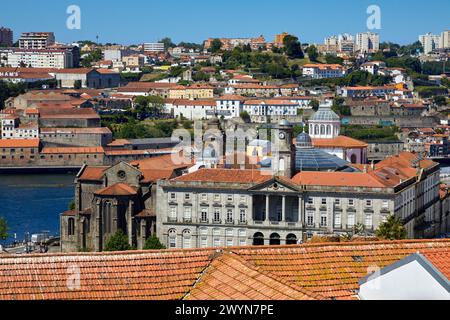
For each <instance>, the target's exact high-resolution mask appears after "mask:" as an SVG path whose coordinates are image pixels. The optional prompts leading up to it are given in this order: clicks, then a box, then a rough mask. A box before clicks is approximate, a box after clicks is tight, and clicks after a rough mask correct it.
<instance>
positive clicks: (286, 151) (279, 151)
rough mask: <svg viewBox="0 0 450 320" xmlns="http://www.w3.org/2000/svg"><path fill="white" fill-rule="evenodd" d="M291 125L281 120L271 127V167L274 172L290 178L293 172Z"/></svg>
mask: <svg viewBox="0 0 450 320" xmlns="http://www.w3.org/2000/svg"><path fill="white" fill-rule="evenodd" d="M292 135H293V127H292V125H291V124H290V123H289V121H287V120H282V121H281V122H280V123H279V124H278V125H276V126H274V127H272V169H273V171H274V174H275V175H277V176H282V177H286V178H292V174H293V172H294V156H293V155H294V148H293V141H292Z"/></svg>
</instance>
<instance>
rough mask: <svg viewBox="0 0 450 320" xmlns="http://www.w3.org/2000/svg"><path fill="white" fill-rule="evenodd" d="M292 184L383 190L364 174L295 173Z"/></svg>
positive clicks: (379, 184)
mask: <svg viewBox="0 0 450 320" xmlns="http://www.w3.org/2000/svg"><path fill="white" fill-rule="evenodd" d="M292 182H293V183H295V184H299V185H306V186H334V187H365V188H385V187H386V186H385V184H383V183H381V182H380V181H379V180H378V179H376V178H375V177H374V176H373V175H371V174H369V173H364V172H313V171H303V172H300V173H297V174H296V175H295V176H294V177H293V178H292Z"/></svg>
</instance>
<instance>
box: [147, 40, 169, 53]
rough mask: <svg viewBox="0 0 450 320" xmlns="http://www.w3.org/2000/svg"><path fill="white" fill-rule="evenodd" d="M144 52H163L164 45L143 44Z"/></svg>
mask: <svg viewBox="0 0 450 320" xmlns="http://www.w3.org/2000/svg"><path fill="white" fill-rule="evenodd" d="M144 52H164V43H160V42H155V43H144Z"/></svg>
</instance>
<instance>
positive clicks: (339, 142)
mask: <svg viewBox="0 0 450 320" xmlns="http://www.w3.org/2000/svg"><path fill="white" fill-rule="evenodd" d="M312 142H313V145H314V147H316V148H367V147H368V146H369V145H368V144H367V143H365V142H363V141H359V140H356V139H353V138H350V137H346V136H338V137H336V138H334V139H312Z"/></svg>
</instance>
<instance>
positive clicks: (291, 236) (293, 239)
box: [286, 233, 297, 245]
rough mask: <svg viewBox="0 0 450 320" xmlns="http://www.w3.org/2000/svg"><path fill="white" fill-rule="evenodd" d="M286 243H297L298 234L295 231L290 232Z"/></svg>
mask: <svg viewBox="0 0 450 320" xmlns="http://www.w3.org/2000/svg"><path fill="white" fill-rule="evenodd" d="M286 244H287V245H293V244H297V236H296V235H295V234H293V233H291V234H288V236H287V237H286Z"/></svg>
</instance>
